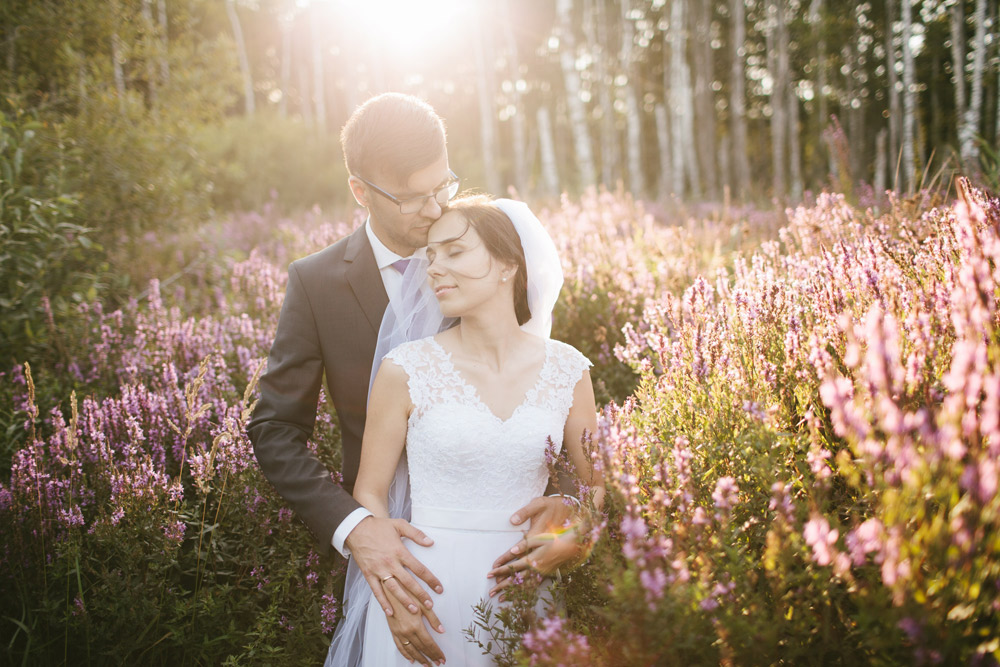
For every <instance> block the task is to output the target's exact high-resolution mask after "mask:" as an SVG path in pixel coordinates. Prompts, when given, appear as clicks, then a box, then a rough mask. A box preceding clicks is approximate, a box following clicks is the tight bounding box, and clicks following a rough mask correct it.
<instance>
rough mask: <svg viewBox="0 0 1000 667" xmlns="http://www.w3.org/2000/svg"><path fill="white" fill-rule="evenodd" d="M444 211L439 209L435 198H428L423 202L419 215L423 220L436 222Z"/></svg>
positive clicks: (439, 206) (439, 205)
mask: <svg viewBox="0 0 1000 667" xmlns="http://www.w3.org/2000/svg"><path fill="white" fill-rule="evenodd" d="M443 212H444V209H442V208H441V204H439V203H438V200H437V197H428V198H427V199H426V200H424V207H423V208H422V209H420V214H421V215H423V216H424V217H425V218H430V219H431V220H437V219H438V218H440V217H441V213H443Z"/></svg>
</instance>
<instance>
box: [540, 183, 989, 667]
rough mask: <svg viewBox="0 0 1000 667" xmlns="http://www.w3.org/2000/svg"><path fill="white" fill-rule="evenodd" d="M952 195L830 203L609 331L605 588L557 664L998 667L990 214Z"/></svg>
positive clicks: (597, 571) (595, 565)
mask: <svg viewBox="0 0 1000 667" xmlns="http://www.w3.org/2000/svg"><path fill="white" fill-rule="evenodd" d="M961 192H962V199H961V200H960V201H959V202H958V203H957V204H956V205H955V206H953V207H942V208H938V209H933V210H929V211H925V212H924V213H923V214H922V215H920V216H919V217H917V218H915V219H914V218H909V217H906V216H904V215H901V214H900V213H899V211H900V207H899V206H897V207H896V208H895V209H894V211H895V212H894V213H890V214H887V215H885V216H882V217H878V218H876V217H874V216H872V215H871V214H870V213H868V212H865V211H857V210H854V209H852V208H851V207H849V206H848V205H847V204H846V203H845V201H844V199H843V198H842V197H839V196H836V195H825V196H823V197H821V198H820V200H819V202H818V204H817V205H816V206H815V207H811V208H800V209H798V210H795V211H791V212H790V213H789V225H788V226H787V227H786V228H785V229H783V230H782V232H781V234H780V242H768V243H764V244H763V245H762V246H761V247H760V249H759V250H758V251H756V252H754V253H752V254H751V255H750V256H749V257H738V258H737V259H736V261H735V263H734V268H733V270H732V271H729V270H722V271H719V272H718V273H717V274H716V275H715V276H714V277H713V279H712V280H711V281H709V280H707V279H704V278H698V279H696V280H695V281H694V283H693V284H692V285H691V286H690V287H689V288H688V289H687V290H685V291H684V293H683V295H682V296H680V297H679V298H677V297H675V296H673V295H672V294H670V293H669V292H668V293H666V294H664V295H663V296H662V298H660V299H658V300H656V301H654V302H649V303H647V305H646V309H645V312H644V314H643V317H642V322H641V323H640V324H632V323H628V324H626V327H625V328H626V336H627V342H626V343H625V344H624V345H620V346H619V347H618V348H617V350H616V352H617V354H618V356H619V357H620V358H621V359H623V360H625V361H627V362H628V363H630V364H631V365H632V367H633V368H635V369H636V371H637V372H638V373H639V375H640V382H639V387H638V389H637V391H636V393H635V395H634V397H631V398H629V399H627V400H626V401H625V402H624V403H623V404H622V405H621V406H620V407H619V406H615V405H612V406H610V407H609V408H608V409H607V410H606V411H605V413H604V415H603V418H602V420H601V427H600V429H601V432H600V434H599V435H600V438H599V440H600V442H601V444H602V457H601V458H602V462H603V465H604V469H605V474H606V476H607V483H608V486H609V489H610V490H611V493H610V494H609V501H610V502H609V530H608V536H607V537H608V538H609V540H608V543H607V544H605V545H604V547H603V548H602V549H599V550H598V552H597V554H595V558H594V559H592V561H591V563H590V564H589V565H588V566H587V567H586V568H585V569H584V572H580V573H578V574H577V577H591V578H594V579H597V580H601V581H606V582H607V585H606V587H605V588H604V590H603V591H602V590H600V589H598V592H600V593H601V595H600V597H599V598H598V599H596V600H594V599H591V600H587V601H580V602H577V603H575V604H574V602H573V601H572V600H571V602H570V605H569V618H570V622H569V623H567V624H566V625H565V630H564V632H565V637H564V640H563V641H562V645H565V646H569V645H572V644H574V642H576V641H577V639H576V636H577V634H576V633H581V632H583V633H587V634H589V635H590V642H589V646H590V647H591V657H590V660H591V661H592V662H593V663H595V664H678V665H682V664H683V665H686V664H718V663H720V662H726V663H728V664H772V663H776V662H779V661H780V662H788V663H791V664H797V663H799V662H810V663H815V662H819V663H823V662H837V663H848V664H854V663H857V664H869V663H871V662H883V663H900V664H913V663H921V664H924V663H926V664H961V663H970V662H971V663H977V664H995V663H996V660H997V659H998V658H1000V635H998V633H997V628H998V627H1000V541H998V540H997V535H998V534H1000V531H998V529H1000V525H998V522H1000V515H998V510H1000V500H998V495H997V473H998V466H997V460H998V459H997V455H998V454H1000V418H998V417H1000V384H998V381H1000V366H998V363H1000V362H998V360H1000V328H998V327H1000V320H998V314H997V308H996V299H997V297H998V291H997V290H998V286H1000V261H998V260H1000V202H998V200H996V199H987V198H986V197H985V196H984V195H982V193H979V192H976V191H974V190H971V189H970V188H969V187H968V186H967V185H965V184H964V183H963V184H962V188H961ZM593 593H594V590H593V589H591V590H590V591H588V595H591V596H592V595H593ZM569 594H570V595H571V596H572V595H573V593H572V591H569ZM545 636H546V646H551V645H559V644H560V641H559V640H558V639H554V638H551V637H549V635H548V634H546V635H545ZM529 640H530V641H529ZM536 644H538V641H537V639H536V637H535V635H532V634H529V635H526V636H525V637H524V655H525V661H526V662H528V661H531V660H533V659H535V658H534V656H535V651H536V649H534V648H532V646H533V645H536ZM545 650H546V651H547V650H549V649H545ZM542 664H558V660H552V661H547V662H546V661H543V663H542Z"/></svg>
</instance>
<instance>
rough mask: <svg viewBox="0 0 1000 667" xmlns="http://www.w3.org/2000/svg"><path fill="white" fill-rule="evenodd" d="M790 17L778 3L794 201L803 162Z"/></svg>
mask: <svg viewBox="0 0 1000 667" xmlns="http://www.w3.org/2000/svg"><path fill="white" fill-rule="evenodd" d="M787 18H788V16H787V15H786V14H785V9H784V2H779V3H778V58H779V60H780V63H781V66H780V69H781V71H782V72H783V73H784V79H785V87H784V104H785V116H786V119H787V122H788V130H787V132H788V135H787V139H788V158H787V159H788V175H789V178H790V180H791V195H792V200H793V201H796V202H797V201H799V199H800V198H801V197H802V187H803V186H802V160H801V157H800V147H799V96H798V95H797V94H796V92H795V82H794V81H793V80H792V76H791V71H792V68H791V66H790V63H789V61H790V58H791V56H790V54H789V51H790V46H789V36H788V23H787Z"/></svg>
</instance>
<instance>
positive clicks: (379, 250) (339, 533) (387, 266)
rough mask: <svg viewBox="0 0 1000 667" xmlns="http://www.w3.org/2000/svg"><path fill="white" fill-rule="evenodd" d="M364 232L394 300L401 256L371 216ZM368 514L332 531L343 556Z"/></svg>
mask: <svg viewBox="0 0 1000 667" xmlns="http://www.w3.org/2000/svg"><path fill="white" fill-rule="evenodd" d="M365 233H366V234H367V235H368V241H369V243H371V246H372V252H374V253H375V263H376V264H377V265H378V272H379V275H381V276H382V285H383V286H384V287H385V293H386V294H387V295H388V296H389V300H390V301H394V300H396V299H398V298H399V295H400V292H401V291H402V289H403V276H402V274H400V273H399V271H397V270H396V269H394V268H393V266H392V264H393V262H397V261H399V260H401V259H403V257H402V256H401V255H397V254H396V253H394V252H393V251H391V250H389V249H388V248H387V247H385V244H384V243H382V241H381V240H380V239H379V238H378V237H377V236H376V235H375V230H373V229H372V221H371V218H369V219H368V220H366V221H365ZM424 252H425V251H424V249H423V248H421V249H419V250H417V251H416V252H415V253H414V255H413V256H416V255H417V254H422V253H424ZM370 516H372V513H371V512H369V511H368V510H367V509H365V508H364V507H359V508H358V509H356V510H354V511H353V512H351V513H350V514H348V515H347V518H345V519H344V520H343V521H342V522H341V523H340V525H339V526H337V530H335V531H334V532H333V540H332V542H333V548H334V549H336V550H337V551H339V552H340V553H341V554H343V556H344V557H345V558H348V557H350V555H351V551H350V549H348V548H347V545H346V544H345V542H346V541H347V536H348V535H350V534H351V531H352V530H354V529H355V528H356V527H357V525H358V524H359V523H361V521H362V520H363V519H365V518H366V517H370Z"/></svg>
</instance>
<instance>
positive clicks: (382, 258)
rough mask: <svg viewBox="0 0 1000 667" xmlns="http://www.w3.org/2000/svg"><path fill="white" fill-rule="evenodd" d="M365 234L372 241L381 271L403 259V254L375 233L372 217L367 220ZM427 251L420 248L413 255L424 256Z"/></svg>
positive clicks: (376, 260)
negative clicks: (392, 249)
mask: <svg viewBox="0 0 1000 667" xmlns="http://www.w3.org/2000/svg"><path fill="white" fill-rule="evenodd" d="M365 234H367V235H368V242H369V243H371V246H372V252H373V253H375V263H376V264H378V268H379V271H381V270H382V269H384V268H386V267H387V266H392V263H393V262H395V261H397V260H400V259H403V256H402V255H397V254H396V253H394V252H393V251H391V250H389V249H388V248H387V247H385V244H384V243H382V241H381V240H380V239H379V237H378V236H376V235H375V230H374V229H372V219H371V217H369V218H368V219H367V220H365ZM425 253H426V250H425V249H424V248H418V249H417V250H416V251H415V252H414V253H413V255H411V257H423V256H424V254H425Z"/></svg>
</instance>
